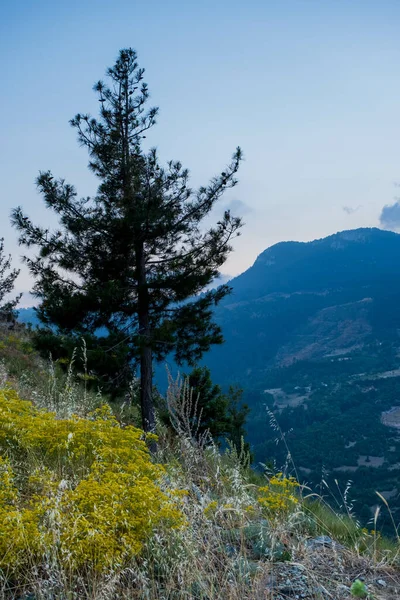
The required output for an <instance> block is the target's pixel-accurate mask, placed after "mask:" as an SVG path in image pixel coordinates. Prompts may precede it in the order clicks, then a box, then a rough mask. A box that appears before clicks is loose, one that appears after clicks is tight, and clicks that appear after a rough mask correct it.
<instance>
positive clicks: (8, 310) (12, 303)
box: [0, 238, 22, 323]
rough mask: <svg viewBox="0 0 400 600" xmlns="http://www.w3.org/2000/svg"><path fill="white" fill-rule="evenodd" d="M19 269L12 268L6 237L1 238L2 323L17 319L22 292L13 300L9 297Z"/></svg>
mask: <svg viewBox="0 0 400 600" xmlns="http://www.w3.org/2000/svg"><path fill="white" fill-rule="evenodd" d="M18 275H19V269H11V255H9V256H5V254H4V239H3V238H0V323H10V322H13V321H14V319H15V307H16V306H17V304H18V302H19V300H20V298H21V296H22V294H20V295H19V296H17V297H16V298H14V299H13V300H11V299H9V298H8V299H7V297H9V295H10V294H11V292H12V291H13V289H14V283H15V280H16V278H17V277H18Z"/></svg>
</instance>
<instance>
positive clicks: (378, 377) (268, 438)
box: [20, 229, 400, 526]
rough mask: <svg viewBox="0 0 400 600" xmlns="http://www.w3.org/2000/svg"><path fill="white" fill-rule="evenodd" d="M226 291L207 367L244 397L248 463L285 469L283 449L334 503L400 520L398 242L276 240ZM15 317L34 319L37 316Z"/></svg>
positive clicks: (383, 238) (367, 236) (392, 236)
mask: <svg viewBox="0 0 400 600" xmlns="http://www.w3.org/2000/svg"><path fill="white" fill-rule="evenodd" d="M230 286H231V287H232V294H231V295H230V296H229V297H227V298H225V299H224V301H223V303H221V305H220V306H219V307H218V308H217V310H216V319H217V321H218V322H219V323H220V325H221V326H222V329H223V334H224V337H225V344H223V345H221V346H219V347H214V348H213V349H212V351H211V352H209V353H208V355H207V356H206V357H205V358H204V362H205V364H207V365H208V366H209V367H210V368H211V371H212V376H213V380H214V381H215V382H216V383H219V384H221V385H223V386H228V385H230V384H235V383H236V384H239V385H240V386H241V387H242V388H243V389H244V399H245V401H246V402H247V404H248V405H249V407H250V408H251V414H250V418H249V422H248V441H249V442H250V444H251V447H252V451H253V454H254V457H255V463H256V464H257V463H260V462H261V463H269V462H275V464H276V466H277V467H281V466H282V465H284V464H285V462H286V461H287V458H288V449H289V451H290V454H291V458H292V459H293V462H294V464H295V467H296V472H297V476H298V477H299V478H300V479H302V481H303V482H305V483H309V484H310V486H311V487H312V488H313V489H322V488H321V481H324V482H326V483H327V484H328V485H329V486H330V488H331V490H332V489H333V490H335V491H334V492H333V493H334V495H336V496H337V497H338V502H339V503H340V504H342V503H343V500H342V499H341V498H340V493H339V491H338V489H337V484H338V486H339V487H340V489H341V490H342V491H343V490H344V489H345V488H346V486H347V484H348V481H349V480H352V482H353V483H352V488H351V491H350V496H351V498H352V499H353V500H354V502H355V504H354V507H355V510H356V513H357V515H358V516H359V517H360V518H361V519H362V520H363V522H367V521H368V520H369V519H370V518H371V517H372V515H373V512H374V510H375V507H376V504H377V498H378V497H377V496H376V493H375V492H376V490H378V491H379V492H380V493H382V494H383V495H384V497H385V498H388V500H390V506H391V509H392V511H393V513H394V515H395V518H397V520H400V494H399V492H400V484H399V475H400V337H399V332H400V235H398V234H396V233H393V232H389V231H383V230H380V229H357V230H354V231H343V232H340V233H337V234H335V235H332V236H329V237H327V238H324V239H320V240H315V241H313V242H308V243H300V242H283V243H279V244H276V245H274V246H272V247H270V248H268V249H267V250H265V251H264V252H263V253H262V254H260V256H259V257H258V258H257V260H256V261H255V263H254V265H253V266H252V267H251V268H249V269H248V270H247V271H246V272H244V273H243V274H241V275H240V276H238V277H236V278H234V279H232V280H231V281H230ZM20 319H21V320H23V321H31V322H35V320H34V319H35V315H34V313H33V311H32V309H30V310H27V311H23V310H21V311H20ZM156 373H158V377H157V380H158V382H160V383H161V382H162V383H165V379H166V376H165V368H164V367H163V366H161V367H159V369H157V371H156ZM162 383H161V387H162ZM271 425H272V426H271ZM277 440H278V443H277ZM336 482H337V484H336ZM322 485H323V486H325V484H322ZM325 491H326V490H325ZM329 494H330V492H329ZM329 494H328V495H329ZM382 515H383V513H382ZM381 518H382V519H383V516H382V517H381ZM382 525H383V526H385V522H384V521H383V523H382Z"/></svg>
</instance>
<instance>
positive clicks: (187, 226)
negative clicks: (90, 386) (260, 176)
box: [12, 49, 241, 431]
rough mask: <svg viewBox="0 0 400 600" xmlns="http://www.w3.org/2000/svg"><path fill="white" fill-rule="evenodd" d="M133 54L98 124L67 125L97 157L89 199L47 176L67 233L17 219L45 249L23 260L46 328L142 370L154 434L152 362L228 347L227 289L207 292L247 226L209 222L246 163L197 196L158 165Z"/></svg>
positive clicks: (103, 99)
mask: <svg viewBox="0 0 400 600" xmlns="http://www.w3.org/2000/svg"><path fill="white" fill-rule="evenodd" d="M143 74H144V70H143V69H141V68H139V66H138V63H137V57H136V53H135V51H134V50H132V49H126V50H121V51H120V54H119V57H118V59H117V61H116V63H115V65H114V66H113V67H112V68H110V69H108V71H107V76H108V84H106V83H103V82H101V81H100V82H98V83H97V84H96V85H95V87H94V89H95V92H96V93H97V95H98V99H99V102H100V115H99V118H98V119H95V118H92V117H91V116H90V115H87V114H78V115H77V116H76V117H75V118H74V119H72V121H71V125H72V126H73V127H74V128H75V129H76V130H77V133H78V140H79V142H80V143H81V144H82V145H83V146H85V147H86V148H87V150H88V152H89V156H90V162H89V167H90V169H91V170H92V171H93V172H94V173H95V174H96V175H97V177H98V178H99V180H100V184H99V187H98V191H97V194H96V195H95V196H94V197H93V198H82V199H79V198H78V196H77V192H76V191H75V188H74V187H73V186H71V185H69V184H68V183H66V182H65V181H64V180H63V179H55V178H54V177H53V176H52V174H51V173H50V172H48V171H47V172H41V173H40V175H39V177H38V179H37V186H38V188H39V191H40V192H41V194H42V195H43V198H44V201H45V203H46V205H47V207H49V208H50V209H52V210H53V211H54V212H55V213H57V214H58V217H59V228H58V229H57V230H56V231H50V230H48V229H47V228H46V227H42V226H37V225H35V224H34V223H33V222H32V220H31V219H30V218H28V217H27V216H26V215H25V214H24V213H23V210H22V209H21V207H18V208H17V209H15V210H14V211H13V215H12V220H13V224H14V225H15V226H16V227H17V229H18V230H19V232H20V237H19V242H20V244H22V245H24V246H26V247H30V246H33V247H36V248H37V249H38V251H37V254H36V256H35V257H33V258H32V257H25V261H26V262H27V264H28V266H29V268H30V270H31V273H32V274H33V275H34V277H35V280H36V281H35V286H34V293H35V294H36V296H37V297H38V298H39V299H40V300H41V304H40V308H39V310H38V314H39V317H40V319H41V321H42V322H43V323H44V324H45V325H48V326H53V327H54V326H55V327H56V328H57V330H58V333H59V334H64V335H66V336H68V335H75V336H83V337H87V339H90V340H91V343H92V345H93V344H94V343H95V342H94V341H93V340H94V339H95V333H96V332H98V330H99V328H105V329H106V331H107V333H108V335H106V336H105V337H104V336H103V337H100V338H99V339H98V345H100V346H101V349H102V351H104V352H108V353H109V356H110V359H111V356H114V355H115V352H117V351H118V349H120V348H121V347H123V348H124V349H125V352H124V353H123V356H124V372H125V373H126V372H129V371H131V369H132V367H133V365H134V363H135V361H137V362H139V364H140V389H141V392H140V393H141V409H142V419H143V427H144V429H145V430H146V431H150V430H152V429H153V428H154V424H155V421H154V404H153V399H152V364H153V360H154V359H156V360H162V359H163V358H164V357H165V356H166V354H168V353H170V352H173V353H174V356H175V359H176V360H177V361H178V363H180V362H182V361H188V362H189V363H193V362H194V361H196V360H198V359H199V358H200V357H201V356H202V354H203V353H204V352H205V351H207V350H208V349H209V348H210V346H211V345H212V344H218V343H221V342H222V335H221V331H220V328H219V327H218V326H217V325H216V324H215V323H214V322H213V320H212V309H213V306H215V305H216V304H217V303H218V302H219V301H220V300H221V299H222V298H223V297H224V296H225V295H226V294H228V293H229V288H228V287H227V286H225V285H224V286H220V287H219V288H217V289H213V290H210V289H207V286H209V284H210V283H211V282H212V281H213V279H215V277H216V276H217V275H218V272H219V268H220V267H221V265H222V264H223V263H224V262H225V260H226V258H227V256H228V254H229V252H230V251H231V245H230V242H231V240H232V238H233V237H235V236H236V235H238V233H239V232H238V230H239V228H240V226H241V220H240V218H237V217H233V216H232V215H231V214H230V212H229V211H225V212H224V213H223V215H222V217H221V219H220V220H219V221H218V222H217V223H216V224H215V225H214V226H212V227H208V228H206V227H204V226H202V223H203V222H204V221H203V220H204V218H205V217H207V216H208V215H209V214H210V212H211V210H212V209H213V208H214V206H215V203H216V202H217V200H218V199H219V198H220V197H221V195H222V194H223V192H224V191H225V190H226V189H227V188H230V187H232V186H234V185H235V184H236V179H235V173H236V172H237V170H238V167H239V163H240V160H241V151H240V149H239V148H237V150H236V152H235V154H234V155H233V157H232V160H231V162H230V164H229V165H228V167H227V168H226V169H225V170H224V171H223V172H222V173H221V174H220V175H218V176H216V177H214V178H213V179H211V181H210V182H209V184H208V185H207V186H204V187H200V188H199V189H197V190H193V189H191V188H190V187H189V173H188V171H187V169H185V168H183V166H182V164H181V163H180V162H174V161H171V162H169V163H168V164H167V166H166V167H165V168H164V167H162V166H161V165H160V163H159V160H158V156H157V152H156V150H155V149H151V150H149V151H146V150H145V149H143V141H142V140H143V138H144V137H145V133H146V132H147V130H149V129H150V128H151V127H153V125H154V124H155V122H156V116H157V109H156V108H150V109H149V110H147V109H146V103H147V100H148V98H149V92H148V88H147V85H146V84H145V83H144V82H143Z"/></svg>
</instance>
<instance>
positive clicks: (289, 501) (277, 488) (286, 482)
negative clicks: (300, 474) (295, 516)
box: [258, 473, 299, 516]
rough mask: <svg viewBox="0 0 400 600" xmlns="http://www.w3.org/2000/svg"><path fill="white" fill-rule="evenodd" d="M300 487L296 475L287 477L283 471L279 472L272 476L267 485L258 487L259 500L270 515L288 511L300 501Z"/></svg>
mask: <svg viewBox="0 0 400 600" xmlns="http://www.w3.org/2000/svg"><path fill="white" fill-rule="evenodd" d="M298 487H299V484H298V482H297V481H296V479H295V478H294V477H285V476H284V475H283V473H277V474H276V475H274V476H273V477H271V478H270V480H269V482H268V485H267V486H264V487H260V488H258V491H259V493H260V496H259V497H258V502H259V504H260V505H261V506H262V507H263V508H265V509H266V510H267V512H268V513H269V515H270V516H273V515H282V513H288V512H290V511H291V510H293V508H294V507H295V506H296V504H298V502H299V499H298V497H297V495H296V490H297V488H298Z"/></svg>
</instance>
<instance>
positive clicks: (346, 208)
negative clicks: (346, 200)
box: [342, 204, 362, 215]
mask: <svg viewBox="0 0 400 600" xmlns="http://www.w3.org/2000/svg"><path fill="white" fill-rule="evenodd" d="M360 208H362V206H361V204H359V205H358V206H355V207H353V206H342V209H343V210H344V212H345V213H346V214H347V215H352V214H354V213H355V212H357V211H358V210H360Z"/></svg>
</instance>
